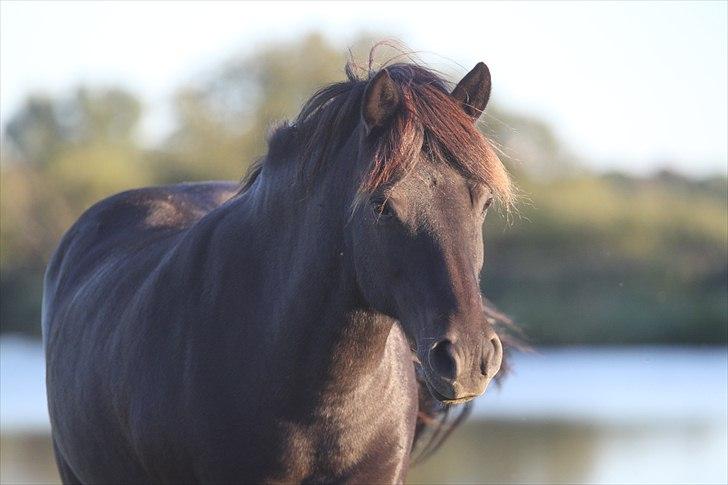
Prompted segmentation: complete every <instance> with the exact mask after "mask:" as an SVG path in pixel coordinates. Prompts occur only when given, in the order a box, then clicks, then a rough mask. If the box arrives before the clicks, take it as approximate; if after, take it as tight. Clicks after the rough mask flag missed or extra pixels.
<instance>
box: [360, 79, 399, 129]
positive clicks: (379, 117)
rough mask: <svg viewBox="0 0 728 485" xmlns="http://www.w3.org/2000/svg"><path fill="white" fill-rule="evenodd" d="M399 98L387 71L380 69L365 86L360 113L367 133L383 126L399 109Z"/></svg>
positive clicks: (395, 86)
mask: <svg viewBox="0 0 728 485" xmlns="http://www.w3.org/2000/svg"><path fill="white" fill-rule="evenodd" d="M399 102H400V96H399V91H398V90H397V85H396V84H395V82H394V80H393V79H392V77H391V76H390V75H389V72H388V71H387V69H386V68H385V69H382V70H381V71H379V72H378V73H377V75H376V76H374V78H373V79H372V80H371V81H369V84H367V87H366V90H365V91H364V99H363V100H362V106H361V113H362V118H363V119H364V125H365V126H366V129H367V133H369V132H370V131H372V130H373V129H374V128H377V127H380V126H383V125H384V124H385V123H386V122H387V121H388V120H389V119H390V118H391V117H392V116H393V115H394V113H395V112H396V111H397V108H399Z"/></svg>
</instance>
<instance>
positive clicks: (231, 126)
mask: <svg viewBox="0 0 728 485" xmlns="http://www.w3.org/2000/svg"><path fill="white" fill-rule="evenodd" d="M727 5H728V4H727V3H725V2H705V3H702V2H682V3H681V2H670V3H659V2H649V3H639V2H636V3H626V2H625V3H622V2H617V3H606V2H605V3H591V2H584V3H550V2H538V3H530V2H518V3H456V2H448V3H444V2H443V3H396V2H395V3H386V4H385V3H347V4H337V3H266V4H261V3H233V2H222V3H215V2H205V3H196V2H182V3H176V2H163V3H154V2H149V3H146V2H145V3H132V2H129V3H124V2H110V3H86V2H82V3H67V2H52V3H44V2H27V3H24V2H2V4H0V21H1V26H0V40H1V43H0V63H1V65H0V118H1V119H0V125H1V126H0V128H1V133H2V140H1V143H0V150H1V153H2V163H1V165H0V169H1V172H0V174H1V181H0V189H1V192H0V196H1V205H0V216H1V219H0V291H1V297H2V303H1V305H0V329H1V334H0V364H1V365H0V385H1V387H0V426H1V433H0V439H1V442H0V444H1V446H0V481H2V482H3V483H20V482H36V483H44V482H54V481H57V480H58V478H57V475H56V472H55V467H54V464H53V458H52V455H51V449H50V443H49V434H48V433H49V427H48V418H47V412H46V408H45V390H44V363H43V355H42V350H41V347H40V341H39V337H40V323H39V322H40V299H41V286H42V276H43V271H44V267H45V264H46V262H47V261H48V258H49V256H50V254H51V252H52V251H53V249H54V247H55V245H56V244H57V243H58V241H59V238H60V237H61V235H62V234H63V232H64V231H65V230H66V229H67V228H68V227H69V226H70V225H71V224H72V222H73V221H74V220H75V219H76V218H77V217H78V216H79V215H80V214H81V213H82V211H83V210H84V209H86V208H87V207H89V206H90V205H91V204H92V203H94V202H95V201H97V200H98V199H100V198H102V197H105V196H108V195H111V194H113V193H115V192H118V191H121V190H125V189H128V188H132V187H139V186H145V185H153V184H164V183H174V182H181V181H192V180H206V179H239V178H240V177H241V176H242V175H243V174H244V173H245V171H246V168H247V167H248V165H249V164H250V163H251V162H252V161H253V160H255V159H256V158H257V157H259V156H261V155H262V154H264V153H265V135H266V133H267V131H268V129H269V127H270V126H271V124H272V123H274V122H275V121H277V120H281V119H285V118H288V117H292V116H294V115H295V114H296V113H297V112H298V110H299V108H300V107H301V104H302V102H303V101H304V100H306V99H307V98H308V97H309V96H310V95H311V94H312V93H313V92H314V90H315V89H316V88H317V87H320V86H321V85H323V84H325V83H329V82H332V81H335V80H340V79H342V78H343V66H344V62H345V60H346V56H347V55H348V49H351V52H352V53H353V55H354V57H355V58H357V59H359V60H361V61H362V62H365V60H366V56H367V54H368V50H369V48H370V47H371V46H372V45H373V43H374V42H375V41H377V40H381V39H390V38H396V39H399V40H401V41H402V42H404V43H405V44H406V45H407V46H409V47H410V48H412V49H413V50H414V51H416V52H417V54H418V56H419V57H420V58H421V59H422V60H423V61H424V62H425V63H427V64H428V65H430V66H431V67H434V68H437V69H439V70H440V71H442V72H444V73H446V74H448V75H450V76H452V79H453V80H457V79H459V77H460V76H462V75H463V74H464V73H466V72H467V71H468V70H469V69H470V68H471V67H472V66H473V65H474V64H475V63H476V62H478V61H481V60H482V61H485V62H486V63H487V64H488V65H489V67H490V69H491V72H492V75H493V84H494V89H493V95H492V97H491V105H490V106H489V108H488V110H487V112H486V115H485V116H484V117H483V118H482V120H481V121H482V129H483V130H484V132H485V133H487V134H488V135H489V136H490V137H491V138H492V139H493V140H494V142H495V143H496V145H497V146H498V147H499V149H500V150H501V152H502V158H503V160H504V162H505V163H506V164H507V165H508V167H509V169H510V171H511V172H512V174H513V176H514V178H515V179H516V181H517V183H518V185H519V187H520V189H521V192H522V194H523V196H522V198H521V202H520V204H519V211H518V213H517V214H516V215H514V216H512V217H510V220H509V221H506V220H505V218H504V217H502V216H498V215H496V214H495V213H494V214H493V215H491V216H489V220H488V221H487V223H486V226H487V227H486V253H487V263H486V269H485V273H484V278H483V291H484V293H485V294H486V295H487V296H488V297H489V298H490V299H491V300H493V301H494V302H495V303H496V304H497V305H498V306H499V307H501V309H502V310H503V311H505V312H506V313H508V314H509V315H511V316H512V317H513V318H514V319H515V320H516V321H517V322H518V323H519V324H520V325H521V326H522V328H523V330H524V332H525V335H526V336H527V340H528V342H529V343H530V344H531V345H532V346H533V347H534V351H533V352H530V353H516V354H515V355H514V356H513V367H514V371H513V373H512V375H511V376H510V377H509V378H508V379H506V380H505V382H504V383H503V385H502V386H501V387H500V388H499V389H493V390H492V391H490V392H488V393H487V394H486V395H485V396H483V397H481V398H479V399H478V400H477V404H476V406H475V410H474V413H473V415H472V416H471V418H470V419H469V421H468V422H467V423H466V425H464V426H463V427H462V428H461V429H459V430H458V431H457V432H455V434H454V435H453V436H452V438H451V439H450V440H449V441H448V442H447V443H446V444H445V445H444V446H443V448H442V449H441V450H440V451H439V452H438V453H437V454H436V455H435V456H434V457H432V458H431V459H430V460H429V461H427V462H425V463H424V464H422V465H420V466H418V467H416V468H414V469H413V470H412V472H411V474H410V478H409V482H410V483H447V482H450V483H726V482H727V481H728V463H727V459H726V456H727V455H728V431H727V428H728V424H727V422H728V417H727V414H728V384H727V382H728V350H727V349H728V348H727V347H726V345H727V344H728V199H727V197H728V195H727V194H728V192H727V190H728V178H727V176H728V165H727V164H728V162H727V160H728V156H727V141H726V133H727V132H728V125H727V118H728V101H727V100H726V92H727V91H728V84H727V81H726V72H727V69H728V68H727V63H726V59H727V58H728V46H727V43H728V40H727V39H728V33H727V30H726V19H727V17H728V11H727Z"/></svg>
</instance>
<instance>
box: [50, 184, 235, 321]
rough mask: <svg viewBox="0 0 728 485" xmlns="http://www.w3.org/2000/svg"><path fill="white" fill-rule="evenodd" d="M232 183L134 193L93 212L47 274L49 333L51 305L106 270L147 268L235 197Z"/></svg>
mask: <svg viewBox="0 0 728 485" xmlns="http://www.w3.org/2000/svg"><path fill="white" fill-rule="evenodd" d="M237 188H238V185H237V184H235V183H233V182H203V183H184V184H176V185H169V186H162V187H148V188H142V189H135V190H129V191H126V192H122V193H119V194H116V195H114V196H111V197H109V198H106V199H103V200H101V201H100V202H98V203H96V204H95V205H93V206H92V207H91V208H89V209H88V210H87V211H86V212H85V213H84V214H83V215H82V216H81V217H80V218H79V219H78V220H77V221H76V223H75V224H74V225H73V226H72V227H71V228H70V229H69V230H68V231H67V232H66V234H65V235H64V237H63V238H62V240H61V242H60V244H59V246H58V248H57V249H56V252H55V253H54V255H53V257H52V258H51V260H50V262H49V264H48V268H47V270H46V277H45V284H44V315H43V326H44V329H43V330H44V332H45V331H47V330H48V329H47V328H46V326H47V325H48V312H49V311H50V309H49V308H48V307H49V305H51V306H52V304H53V302H54V301H56V300H57V299H58V298H59V297H61V295H59V293H60V294H65V293H67V292H69V291H75V289H76V288H77V287H78V286H79V285H80V284H83V283H84V282H85V281H87V280H88V279H89V278H90V277H91V276H92V275H93V274H94V273H95V272H98V271H99V269H100V268H101V267H102V266H104V265H113V263H114V262H117V261H122V260H123V261H127V262H128V261H130V260H132V259H136V260H137V262H142V260H147V261H144V262H145V263H146V264H144V265H142V266H146V267H147V268H149V267H151V266H152V265H153V264H154V262H155V261H154V259H155V258H156V259H157V260H159V259H161V257H163V255H164V253H165V252H167V251H169V250H170V249H171V248H172V247H173V245H174V244H175V242H176V240H177V239H178V237H179V236H180V235H182V234H183V233H184V231H185V229H187V228H188V227H190V226H191V225H193V224H194V223H196V222H197V221H198V220H199V219H201V218H202V217H203V216H204V215H206V214H207V213H208V212H210V211H211V210H213V209H215V208H216V207H218V206H220V205H221V204H222V203H223V202H225V201H226V200H228V199H229V198H230V197H232V196H233V195H234V194H235V192H236V190H237Z"/></svg>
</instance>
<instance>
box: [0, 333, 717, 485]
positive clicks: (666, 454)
mask: <svg viewBox="0 0 728 485" xmlns="http://www.w3.org/2000/svg"><path fill="white" fill-rule="evenodd" d="M513 367H514V368H515V371H514V374H513V375H511V376H510V377H509V378H508V379H507V380H506V381H505V382H504V384H503V386H502V387H501V388H500V389H498V388H493V389H490V390H489V391H488V392H487V393H486V395H485V396H483V397H481V398H479V399H478V400H477V401H476V405H475V408H474V412H473V416H472V417H471V418H470V420H469V421H468V422H467V424H466V425H465V426H463V428H462V429H460V430H459V431H458V432H456V433H455V434H454V435H453V436H452V438H451V439H450V440H449V441H448V442H447V444H446V445H445V446H444V447H443V448H442V450H441V451H440V452H438V453H437V454H436V455H435V456H434V457H433V458H431V459H430V460H428V461H427V462H425V463H424V464H423V465H421V466H419V467H416V468H414V469H413V471H412V473H411V475H410V479H409V481H410V483H728V461H727V458H726V456H728V349H726V348H657V347H639V348H609V349H593V348H572V349H550V350H544V351H541V352H537V353H532V354H518V355H516V356H514V359H513ZM43 372H44V365H43V356H42V351H41V348H40V345H39V344H38V343H36V342H29V341H25V340H20V339H16V338H8V337H4V338H2V339H0V385H1V387H0V389H1V392H0V428H1V429H2V446H1V447H0V450H1V453H0V477H1V478H0V480H1V481H2V482H3V483H16V482H23V481H26V482H28V481H36V482H38V481H49V480H57V477H56V475H55V471H54V469H53V467H52V457H51V454H50V445H49V442H48V416H47V412H46V408H45V390H44V380H43Z"/></svg>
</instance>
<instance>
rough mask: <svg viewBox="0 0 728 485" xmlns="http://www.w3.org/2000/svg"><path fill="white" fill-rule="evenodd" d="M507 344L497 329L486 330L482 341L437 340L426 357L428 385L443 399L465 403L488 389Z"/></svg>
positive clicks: (443, 400) (498, 368)
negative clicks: (503, 342) (502, 340)
mask: <svg viewBox="0 0 728 485" xmlns="http://www.w3.org/2000/svg"><path fill="white" fill-rule="evenodd" d="M502 359H503V345H502V344H501V341H500V339H499V338H498V336H497V335H496V334H495V332H493V331H490V332H488V333H486V335H485V336H484V337H483V340H482V341H481V342H477V343H476V345H472V342H458V341H457V340H454V339H450V338H444V339H441V340H439V341H437V342H436V343H435V344H434V345H433V346H432V347H430V349H429V351H428V352H427V357H426V359H423V360H424V362H423V367H424V368H425V376H426V381H427V386H428V388H429V390H430V393H432V395H433V396H434V397H435V398H436V399H438V400H439V401H442V402H446V403H461V402H466V401H469V400H471V399H473V398H475V397H477V396H480V395H481V394H483V393H484V392H485V389H486V387H487V386H488V383H489V382H490V381H491V380H492V379H493V377H494V376H495V375H496V374H497V373H498V371H499V370H500V366H501V361H502Z"/></svg>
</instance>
